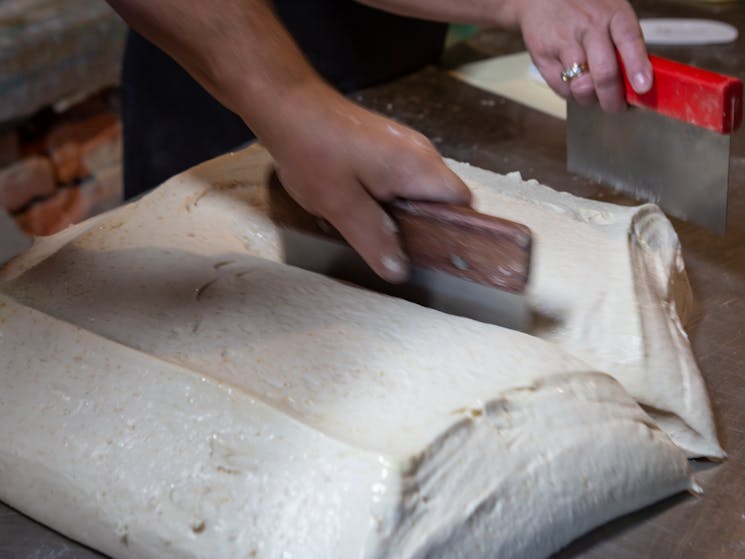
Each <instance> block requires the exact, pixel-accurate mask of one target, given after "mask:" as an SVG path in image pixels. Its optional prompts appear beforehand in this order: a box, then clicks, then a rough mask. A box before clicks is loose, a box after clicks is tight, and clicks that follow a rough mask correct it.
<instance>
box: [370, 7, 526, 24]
mask: <svg viewBox="0 0 745 559" xmlns="http://www.w3.org/2000/svg"><path fill="white" fill-rule="evenodd" d="M358 1H359V2H360V3H361V4H367V5H368V6H372V7H374V8H379V9H381V10H385V11H388V12H393V13H396V14H399V15H403V16H409V17H417V18H421V19H429V20H434V21H444V22H447V23H468V24H474V25H485V26H490V27H491V26H495V27H502V28H506V29H516V28H517V27H518V8H519V6H520V1H521V0H459V1H457V2H453V1H452V0H358Z"/></svg>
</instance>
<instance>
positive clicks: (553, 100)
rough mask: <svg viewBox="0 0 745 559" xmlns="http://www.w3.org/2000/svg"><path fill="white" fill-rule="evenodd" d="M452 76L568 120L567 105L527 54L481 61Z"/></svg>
mask: <svg viewBox="0 0 745 559" xmlns="http://www.w3.org/2000/svg"><path fill="white" fill-rule="evenodd" d="M450 74H451V75H452V76H454V77H456V78H458V79H459V80H462V81H464V82H466V83H468V84H471V85H473V86H475V87H478V88H480V89H484V90H486V91H489V92H491V93H496V94H497V95H501V96H502V97H507V98H508V99H511V100H512V101H515V102H517V103H521V104H523V105H527V106H528V107H532V108H534V109H537V110H539V111H542V112H544V113H546V114H549V115H551V116H555V117H556V118H561V119H565V118H566V101H564V99H562V98H561V97H559V96H558V95H557V94H556V93H554V92H553V91H552V90H551V88H550V87H548V85H546V82H545V81H543V78H541V77H540V74H538V71H537V70H536V69H535V66H533V63H532V62H531V60H530V55H529V54H528V53H527V52H518V53H516V54H508V55H506V56H498V57H496V58H488V59H486V60H479V61H478V62H472V63H471V64H466V65H464V66H461V67H459V68H456V69H455V70H453V71H451V72H450Z"/></svg>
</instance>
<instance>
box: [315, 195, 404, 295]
mask: <svg viewBox="0 0 745 559" xmlns="http://www.w3.org/2000/svg"><path fill="white" fill-rule="evenodd" d="M338 192H339V196H338V197H337V199H336V200H335V203H334V204H332V205H328V206H326V208H325V209H324V212H323V215H324V217H325V218H326V219H328V220H329V222H331V224H333V225H334V227H336V229H337V230H338V231H339V233H341V234H342V236H343V237H344V238H345V239H346V240H347V242H348V243H349V244H350V245H351V246H352V248H353V249H354V250H356V251H357V252H358V253H359V255H360V256H361V257H362V258H363V259H364V260H365V262H367V264H368V265H369V266H370V267H371V268H372V269H373V271H374V272H375V273H376V274H378V275H379V276H380V277H382V278H383V279H384V280H386V281H390V282H394V283H397V282H401V281H404V280H405V279H406V278H407V276H408V273H409V266H408V259H407V258H406V255H405V254H404V252H403V250H402V249H401V245H400V243H399V241H398V236H397V229H396V225H395V223H394V222H393V220H392V219H391V217H390V216H389V215H388V214H387V213H386V212H385V211H384V210H383V208H382V207H381V206H380V205H379V204H378V202H377V201H376V200H374V199H373V198H372V196H370V194H369V193H368V192H367V191H365V189H364V188H363V187H362V185H360V184H359V183H358V184H355V185H350V186H349V187H347V188H340V189H339V191H338ZM352 208H353V211H352V210H351V209H352Z"/></svg>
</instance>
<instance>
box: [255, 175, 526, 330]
mask: <svg viewBox="0 0 745 559" xmlns="http://www.w3.org/2000/svg"><path fill="white" fill-rule="evenodd" d="M269 191H270V215H271V217H272V219H273V220H274V222H275V223H277V225H279V228H280V235H281V241H282V247H283V250H284V259H285V262H286V263H287V264H290V265H293V266H297V267H299V268H303V269H306V270H310V271H314V272H318V273H321V274H324V275H327V276H330V277H334V278H336V279H340V280H343V281H347V282H350V283H354V284H356V285H359V286H361V287H365V288H367V289H371V290H373V291H377V292H379V293H385V294H387V295H392V296H395V297H400V298H402V299H406V300H408V301H412V302H414V303H417V304H420V305H423V306H427V307H430V308H434V309H437V310H440V311H443V312H447V313H449V314H455V315H458V316H465V317H468V318H473V319H475V320H479V321H481V322H488V323H492V324H498V325H500V326H504V327H507V328H512V329H516V330H521V331H527V330H528V328H529V326H530V315H531V313H530V310H529V307H528V303H527V301H526V298H525V295H524V291H525V287H526V284H527V281H528V273H529V267H530V255H531V243H532V237H531V233H530V230H529V229H528V228H527V227H525V226H524V225H521V224H519V223H514V222H512V221H508V220H504V219H501V218H498V217H494V216H491V215H486V214H481V213H478V212H476V211H475V210H473V209H471V208H469V207H465V206H455V205H451V204H444V203H435V202H418V201H411V200H395V201H394V202H391V203H389V204H387V205H386V210H387V211H388V212H389V213H390V215H391V216H392V217H393V219H394V221H396V224H397V226H398V229H399V237H400V239H401V242H402V244H403V248H404V251H405V252H406V254H407V255H408V257H409V260H410V261H411V264H412V270H411V274H410V277H409V279H408V280H407V281H406V282H405V283H402V284H391V283H388V282H386V281H384V280H382V279H381V278H380V277H378V276H377V275H376V274H375V273H374V272H373V271H372V269H371V268H370V267H369V266H368V265H367V264H366V263H365V262H364V260H362V258H361V257H360V256H359V255H358V254H357V253H356V252H355V251H354V250H353V249H352V248H351V247H350V246H349V245H348V244H347V243H346V242H345V241H344V240H343V239H342V237H341V235H339V233H338V232H336V231H335V230H334V229H333V228H331V226H330V225H328V224H327V223H326V222H325V221H323V220H321V219H319V218H317V217H315V216H313V215H311V214H309V213H308V212H306V211H305V210H304V209H302V207H300V206H299V205H298V204H297V203H296V202H295V201H294V200H293V199H292V198H291V197H290V196H289V194H287V193H286V191H285V190H284V188H283V187H282V186H281V185H280V184H279V181H278V180H277V179H276V175H275V176H273V177H272V180H271V181H270V189H269Z"/></svg>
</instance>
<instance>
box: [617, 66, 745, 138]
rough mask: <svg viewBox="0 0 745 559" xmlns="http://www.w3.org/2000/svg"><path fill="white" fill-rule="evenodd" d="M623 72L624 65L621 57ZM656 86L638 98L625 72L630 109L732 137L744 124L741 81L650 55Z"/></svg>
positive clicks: (627, 99)
mask: <svg viewBox="0 0 745 559" xmlns="http://www.w3.org/2000/svg"><path fill="white" fill-rule="evenodd" d="M618 60H619V63H620V64H621V68H622V70H623V63H622V62H621V59H620V57H619V59H618ZM649 60H650V62H651V63H652V71H653V74H654V84H653V85H652V89H651V90H649V91H648V92H647V93H645V94H643V95H639V94H638V93H636V91H634V89H633V88H632V87H631V83H630V82H629V79H628V77H627V76H626V72H625V70H624V71H623V79H624V85H625V88H626V101H627V102H628V103H629V104H630V105H634V106H636V107H643V108H645V109H652V110H654V111H656V112H658V113H660V114H663V115H665V116H668V117H671V118H675V119H678V120H682V121H683V122H688V123H690V124H693V125H695V126H699V127H701V128H708V129H709V130H713V131H714V132H718V133H720V134H731V133H732V132H734V131H735V130H737V129H738V128H739V126H740V124H741V122H742V93H743V84H742V81H741V80H739V79H737V78H733V77H731V76H725V75H723V74H717V73H716V72H710V71H708V70H702V69H701V68H696V67H694V66H688V65H686V64H681V63H680V62H675V61H673V60H668V59H666V58H661V57H659V56H654V55H650V57H649Z"/></svg>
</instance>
